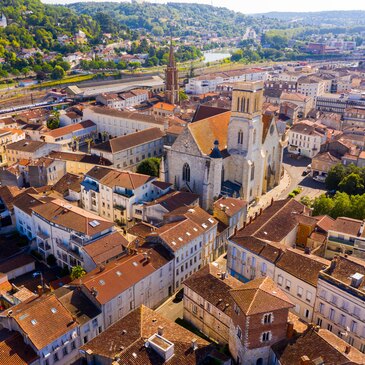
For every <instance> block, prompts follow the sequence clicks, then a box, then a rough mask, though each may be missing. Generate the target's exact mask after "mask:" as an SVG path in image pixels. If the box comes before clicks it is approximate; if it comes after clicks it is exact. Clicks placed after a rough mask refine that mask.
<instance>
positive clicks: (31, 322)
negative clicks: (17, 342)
mask: <svg viewBox="0 0 365 365" xmlns="http://www.w3.org/2000/svg"><path fill="white" fill-rule="evenodd" d="M0 323H1V325H2V328H6V329H8V330H10V331H16V332H18V333H19V334H20V335H21V337H22V338H23V341H24V344H25V345H27V346H29V347H30V349H31V351H32V352H33V353H34V354H35V355H36V356H37V357H38V362H37V364H39V365H53V364H60V365H61V364H62V365H67V364H70V363H71V362H72V361H74V360H76V359H77V358H78V356H79V355H78V347H79V346H80V337H79V333H78V324H77V321H76V319H75V318H74V317H73V316H72V315H71V313H70V312H68V311H67V309H66V308H65V307H64V306H63V305H62V304H61V302H60V301H59V300H58V299H57V298H56V296H55V295H48V296H40V297H36V298H35V299H32V300H30V301H27V302H24V303H21V304H18V305H17V306H14V307H12V308H11V309H10V310H8V311H6V312H3V313H2V314H0Z"/></svg>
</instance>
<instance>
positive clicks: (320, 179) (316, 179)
mask: <svg viewBox="0 0 365 365" xmlns="http://www.w3.org/2000/svg"><path fill="white" fill-rule="evenodd" d="M313 180H315V181H318V182H321V183H324V182H325V181H326V176H323V175H317V176H314V177H313Z"/></svg>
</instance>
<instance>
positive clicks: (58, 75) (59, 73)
mask: <svg viewBox="0 0 365 365" xmlns="http://www.w3.org/2000/svg"><path fill="white" fill-rule="evenodd" d="M65 75H66V72H65V70H64V69H63V68H62V67H61V66H59V65H56V66H55V68H54V69H53V71H52V74H51V77H52V79H53V80H61V79H63V78H64V77H65Z"/></svg>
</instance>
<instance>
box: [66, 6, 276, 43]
mask: <svg viewBox="0 0 365 365" xmlns="http://www.w3.org/2000/svg"><path fill="white" fill-rule="evenodd" d="M68 7H69V8H70V9H72V10H74V11H76V12H77V13H79V14H87V15H90V16H95V15H96V14H98V13H103V14H108V15H110V16H111V17H112V18H113V19H116V20H118V22H121V23H122V24H125V25H126V26H128V27H129V28H131V29H144V30H146V31H147V32H152V33H153V34H154V35H170V34H172V35H179V36H184V35H185V36H186V35H199V34H207V33H209V32H212V33H213V32H214V33H217V35H218V36H227V37H232V36H242V35H243V34H244V33H245V31H246V29H247V27H253V28H254V29H255V30H256V31H257V32H259V31H261V30H262V29H263V28H265V27H270V25H272V24H271V23H273V24H274V23H277V21H275V20H272V21H271V20H267V19H266V20H265V22H263V21H262V20H261V19H255V18H254V17H251V16H246V15H244V14H241V13H236V12H234V11H231V10H228V9H226V8H218V7H214V6H210V5H202V4H191V3H167V4H152V3H147V2H145V3H143V4H138V3H126V2H122V3H117V2H100V3H98V2H86V3H85V2H82V3H75V4H71V5H68Z"/></svg>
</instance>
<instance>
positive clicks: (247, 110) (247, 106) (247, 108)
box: [246, 99, 250, 113]
mask: <svg viewBox="0 0 365 365" xmlns="http://www.w3.org/2000/svg"><path fill="white" fill-rule="evenodd" d="M249 109H250V99H247V105H246V113H249Z"/></svg>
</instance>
